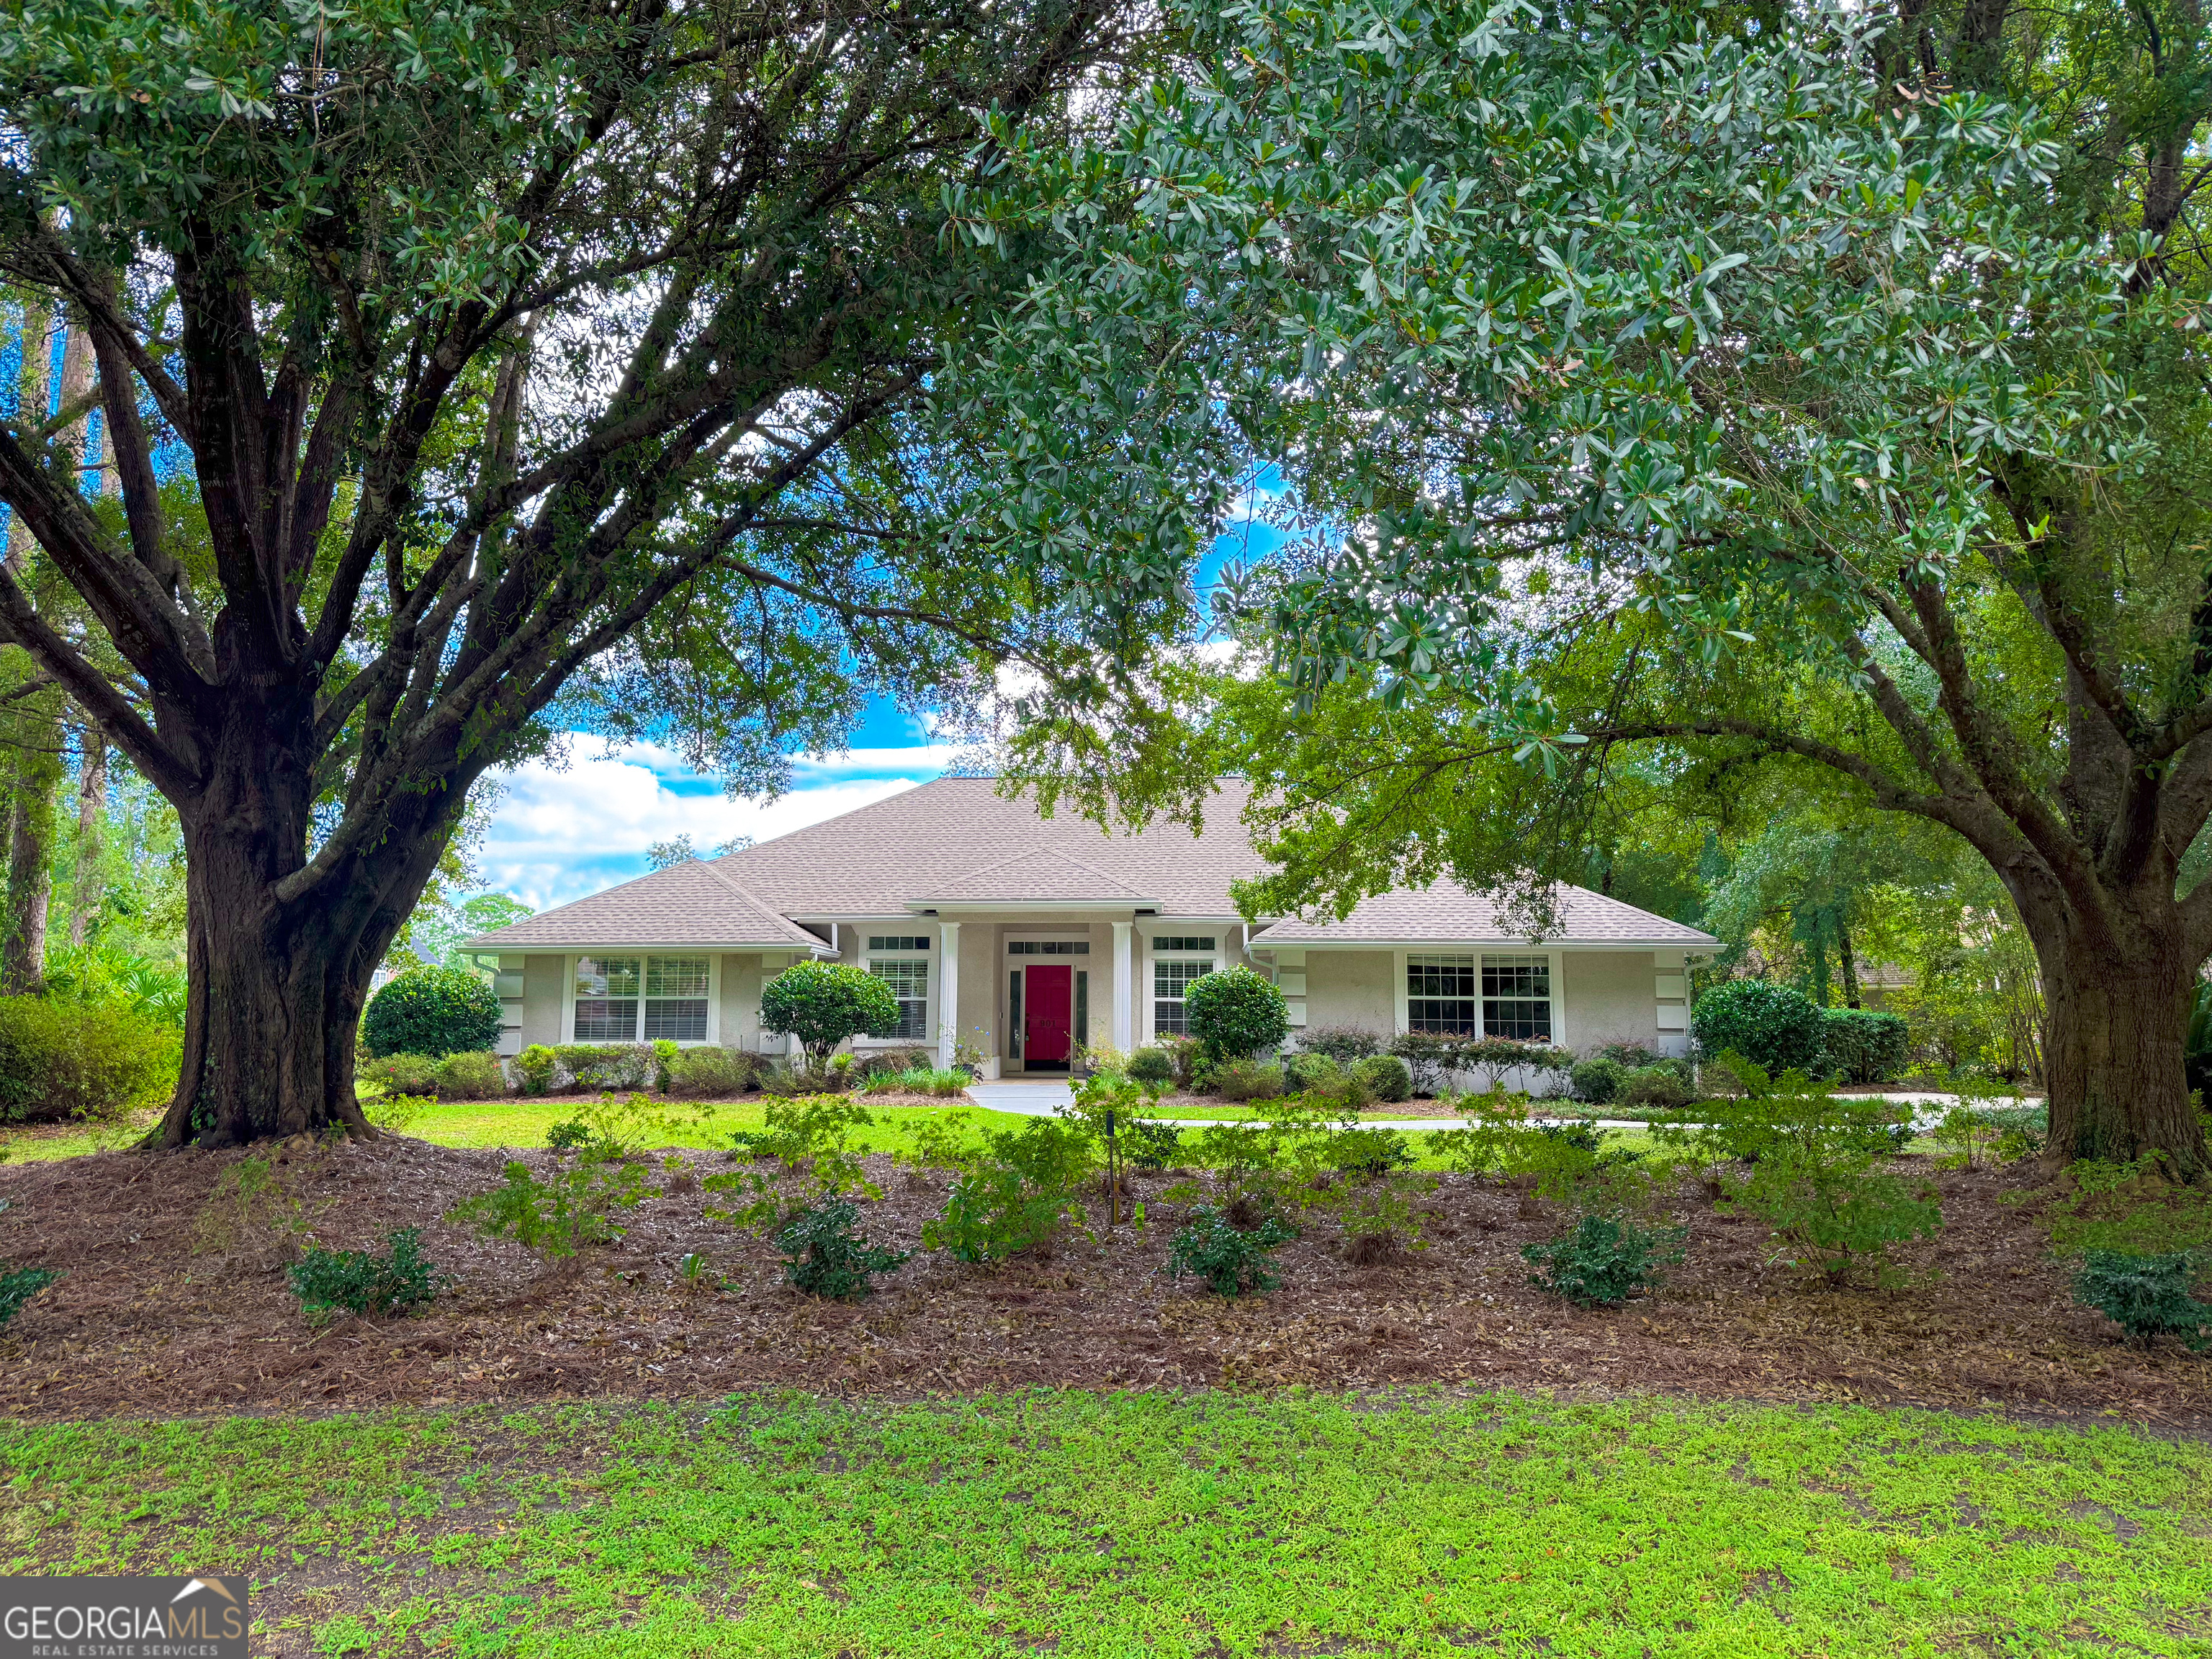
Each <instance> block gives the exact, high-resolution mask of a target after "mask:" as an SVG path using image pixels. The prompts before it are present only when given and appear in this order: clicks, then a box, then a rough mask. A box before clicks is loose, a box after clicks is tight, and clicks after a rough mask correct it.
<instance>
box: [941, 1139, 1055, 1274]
mask: <svg viewBox="0 0 2212 1659" xmlns="http://www.w3.org/2000/svg"><path fill="white" fill-rule="evenodd" d="M1096 1167H1097V1148H1096V1146H1095V1145H1094V1144H1093V1141H1092V1139H1091V1135H1090V1134H1089V1133H1086V1131H1085V1127H1084V1126H1082V1125H1081V1124H1080V1123H1076V1122H1067V1121H1060V1120H1058V1119H1054V1118H1032V1119H1030V1121H1028V1122H1026V1123H1024V1124H1023V1125H1022V1126H1021V1127H1020V1128H1018V1129H1014V1130H993V1131H989V1132H987V1133H985V1135H984V1136H983V1141H982V1146H981V1149H980V1150H979V1151H978V1152H974V1153H971V1154H969V1155H968V1156H967V1158H965V1160H964V1164H963V1168H962V1170H961V1174H960V1178H959V1179H958V1180H957V1181H955V1182H953V1183H952V1187H951V1191H950V1192H948V1193H947V1194H945V1213H944V1214H943V1215H941V1216H939V1217H936V1218H933V1219H932V1220H930V1221H927V1222H925V1223H924V1224H923V1225H922V1230H921V1242H922V1243H923V1244H924V1245H925V1246H927V1248H928V1249H933V1250H949V1251H951V1254H952V1255H953V1256H954V1258H955V1259H957V1260H958V1261H1004V1260H1005V1259H1006V1257H1008V1256H1012V1255H1020V1254H1022V1253H1023V1252H1024V1251H1028V1250H1038V1249H1045V1248H1047V1247H1048V1246H1049V1245H1050V1244H1051V1243H1052V1241H1053V1239H1054V1237H1056V1236H1057V1235H1058V1233H1059V1231H1060V1227H1061V1226H1062V1225H1064V1224H1066V1223H1070V1222H1073V1223H1075V1224H1077V1225H1082V1223H1083V1222H1084V1220H1085V1217H1084V1213H1083V1207H1082V1205H1081V1204H1080V1202H1079V1200H1077V1197H1076V1194H1077V1191H1078V1190H1079V1188H1081V1187H1082V1186H1083V1184H1084V1182H1085V1177H1086V1176H1089V1174H1090V1173H1091V1170H1093V1169H1095V1168H1096Z"/></svg>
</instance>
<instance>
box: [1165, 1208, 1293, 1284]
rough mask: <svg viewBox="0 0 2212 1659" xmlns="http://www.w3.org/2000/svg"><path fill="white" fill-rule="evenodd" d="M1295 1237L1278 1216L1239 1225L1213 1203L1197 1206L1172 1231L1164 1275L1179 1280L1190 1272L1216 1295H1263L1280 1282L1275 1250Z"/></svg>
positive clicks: (1288, 1225) (1286, 1223)
mask: <svg viewBox="0 0 2212 1659" xmlns="http://www.w3.org/2000/svg"><path fill="white" fill-rule="evenodd" d="M1296 1237H1297V1232H1296V1231H1294V1230H1293V1229H1292V1228H1291V1225H1290V1224H1289V1223H1288V1222H1286V1221H1285V1220H1284V1219H1283V1218H1281V1217H1280V1216H1273V1215H1271V1216H1268V1217H1267V1218H1266V1219H1264V1220H1262V1221H1261V1223H1260V1224H1259V1225H1257V1226H1256V1227H1252V1228H1249V1229H1245V1228H1237V1227H1232V1226H1231V1225H1230V1224H1229V1218H1228V1217H1226V1216H1225V1215H1224V1214H1222V1212H1220V1211H1218V1210H1217V1209H1216V1208H1214V1206H1212V1205H1211V1204H1201V1205H1200V1206H1198V1207H1197V1208H1195V1209H1194V1210H1193V1211H1192V1212H1190V1219H1189V1220H1188V1222H1186V1223H1185V1224H1184V1225H1182V1226H1181V1227H1179V1228H1177V1229H1176V1235H1175V1238H1174V1240H1173V1241H1172V1242H1171V1243H1170V1246H1169V1249H1168V1274H1169V1276H1170V1278H1174V1279H1180V1278H1182V1276H1183V1275H1184V1274H1185V1273H1194V1274H1196V1275H1197V1276H1198V1277H1199V1278H1200V1279H1204V1280H1205V1281H1206V1289H1207V1290H1209V1291H1212V1292H1213V1293H1214V1294H1215V1295H1216V1296H1227V1297H1240V1296H1258V1295H1263V1294H1265V1293H1266V1292H1267V1291H1272V1290H1273V1289H1274V1288H1275V1286H1276V1285H1278V1284H1279V1282H1280V1280H1279V1279H1278V1278H1277V1276H1276V1274H1275V1273H1274V1271H1273V1265H1274V1253H1275V1252H1276V1251H1277V1250H1279V1249H1281V1248H1282V1247H1283V1246H1284V1245H1285V1244H1287V1243H1290V1242H1291V1240H1292V1239H1294V1238H1296Z"/></svg>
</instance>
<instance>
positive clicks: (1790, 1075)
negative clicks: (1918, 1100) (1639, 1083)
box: [1652, 1054, 1912, 1163]
mask: <svg viewBox="0 0 2212 1659" xmlns="http://www.w3.org/2000/svg"><path fill="white" fill-rule="evenodd" d="M1721 1064H1723V1065H1724V1066H1727V1067H1728V1069H1729V1071H1730V1072H1731V1073H1733V1074H1734V1075H1735V1077H1736V1078H1737V1079H1739V1081H1740V1082H1741V1084H1742V1085H1743V1088H1744V1091H1745V1092H1744V1097H1743V1098H1742V1099H1741V1100H1730V1101H1711V1102H1708V1103H1705V1104H1704V1105H1701V1106H1699V1109H1698V1115H1699V1117H1700V1118H1701V1119H1702V1120H1704V1121H1703V1123H1702V1125H1701V1126H1699V1127H1693V1128H1688V1129H1684V1128H1681V1127H1676V1126H1674V1125H1668V1124H1660V1125H1655V1127H1654V1128H1653V1130H1652V1133H1653V1135H1654V1137H1655V1138H1656V1139H1657V1140H1659V1141H1660V1142H1661V1143H1662V1144H1663V1145H1674V1146H1680V1145H1684V1144H1688V1145H1690V1146H1693V1147H1694V1148H1695V1150H1696V1151H1697V1152H1698V1153H1699V1156H1700V1157H1701V1158H1704V1159H1705V1161H1707V1162H1712V1163H1720V1162H1727V1161H1731V1160H1735V1159H1743V1160H1748V1161H1756V1160H1758V1159H1761V1158H1772V1157H1777V1156H1785V1155H1786V1156H1791V1157H1796V1158H1801V1159H1802V1158H1844V1159H1871V1158H1881V1157H1884V1156H1887V1155H1890V1154H1893V1153H1896V1152H1903V1151H1904V1150H1905V1147H1906V1146H1909V1145H1910V1144H1911V1139H1912V1123H1911V1113H1910V1112H1909V1111H1907V1110H1905V1109H1902V1108H1900V1107H1899V1106H1896V1105H1894V1104H1893V1103H1890V1102H1888V1101H1886V1100H1869V1099H1863V1098H1853V1097H1847V1096H1846V1097H1837V1096H1833V1095H1831V1094H1829V1093H1828V1092H1827V1091H1826V1090H1824V1089H1822V1088H1820V1087H1819V1086H1818V1085H1815V1084H1814V1083H1813V1082H1812V1081H1811V1080H1810V1079H1808V1078H1807V1077H1806V1076H1805V1075H1804V1073H1802V1072H1785V1073H1783V1074H1782V1076H1780V1077H1779V1078H1770V1077H1768V1076H1767V1074H1766V1073H1765V1071H1764V1070H1763V1069H1762V1068H1760V1067H1759V1066H1754V1065H1753V1064H1752V1063H1751V1062H1750V1061H1748V1060H1744V1059H1743V1058H1742V1057H1741V1056H1740V1055H1735V1054H1730V1055H1727V1056H1724V1057H1723V1060H1722V1061H1721Z"/></svg>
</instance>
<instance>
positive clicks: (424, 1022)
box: [361, 964, 500, 1060]
mask: <svg viewBox="0 0 2212 1659" xmlns="http://www.w3.org/2000/svg"><path fill="white" fill-rule="evenodd" d="M499 1023H500V1007H499V993H498V992H496V991H495V990H493V989H492V987H490V986H489V985H487V984H485V983H484V981H483V980H481V979H479V978H478V977H477V975H474V974H472V973H470V972H469V971H468V970H467V969H464V968H441V967H437V966H435V965H433V964H425V965H424V966H422V967H420V968H410V969H408V970H407V971H406V972H405V973H404V974H402V975H399V976H398V978H397V979H394V980H392V981H389V982H388V983H387V984H386V985H385V986H384V987H382V988H381V989H380V990H379V991H378V992H377V994H375V995H374V996H373V997H371V998H370V999H369V1000H368V1010H367V1011H366V1012H364V1013H363V1014H362V1017H361V1043H362V1048H366V1049H368V1052H369V1053H370V1054H374V1055H376V1056H377V1057H378V1058H382V1057H383V1056H384V1055H386V1054H425V1055H428V1057H429V1058H430V1059H432V1060H442V1059H444V1058H445V1057H446V1056H447V1054H458V1053H459V1052H461V1051H462V1050H463V1049H467V1048H491V1047H493V1046H494V1045H495V1044H496V1043H497V1042H499Z"/></svg>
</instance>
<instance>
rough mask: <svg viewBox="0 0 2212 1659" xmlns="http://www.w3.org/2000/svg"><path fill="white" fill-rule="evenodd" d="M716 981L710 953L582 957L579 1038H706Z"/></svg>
mask: <svg viewBox="0 0 2212 1659" xmlns="http://www.w3.org/2000/svg"><path fill="white" fill-rule="evenodd" d="M713 983H714V979H713V969H712V965H711V963H710V961H709V959H708V957H577V958H576V987H575V1020H574V1029H575V1040H576V1041H577V1042H653V1041H655V1040H656V1039H659V1038H662V1037H665V1038H668V1039H669V1040H670V1041H671V1042H705V1041H706V1040H707V1002H708V997H709V996H710V995H711V994H712V990H711V987H712V986H713ZM641 993H642V995H641Z"/></svg>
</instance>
